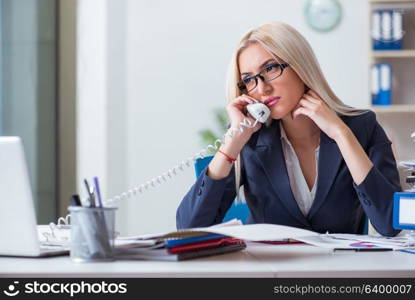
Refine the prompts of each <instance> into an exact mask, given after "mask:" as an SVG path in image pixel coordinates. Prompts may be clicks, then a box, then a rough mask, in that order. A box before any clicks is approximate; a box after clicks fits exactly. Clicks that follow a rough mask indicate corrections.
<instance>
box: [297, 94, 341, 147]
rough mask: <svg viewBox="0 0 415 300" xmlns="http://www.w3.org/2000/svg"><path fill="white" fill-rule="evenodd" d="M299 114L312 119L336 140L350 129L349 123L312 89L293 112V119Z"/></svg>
mask: <svg viewBox="0 0 415 300" xmlns="http://www.w3.org/2000/svg"><path fill="white" fill-rule="evenodd" d="M299 115H305V116H307V117H309V118H310V119H312V120H313V121H314V123H316V125H317V126H318V127H319V128H320V129H321V130H322V131H323V132H324V133H325V134H326V135H327V136H328V137H330V138H331V139H334V140H336V139H337V138H338V137H340V136H341V135H342V133H344V132H345V131H347V130H348V127H347V125H346V124H345V123H344V122H343V121H342V119H340V118H339V116H338V115H337V114H336V112H335V111H334V110H332V109H331V108H330V107H329V106H328V105H327V104H326V103H325V102H324V101H323V100H322V99H321V98H320V97H319V96H318V95H317V94H316V93H315V92H314V91H312V90H309V91H308V92H307V93H305V94H304V95H303V97H302V98H301V99H300V101H299V103H298V106H297V108H296V109H295V110H294V111H293V113H292V116H293V119H295V118H297V117H298V116H299Z"/></svg>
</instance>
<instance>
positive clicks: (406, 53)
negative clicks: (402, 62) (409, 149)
mask: <svg viewBox="0 0 415 300" xmlns="http://www.w3.org/2000/svg"><path fill="white" fill-rule="evenodd" d="M371 54H372V57H373V58H406V57H408V58H411V57H412V58H415V49H411V50H378V51H372V53H371Z"/></svg>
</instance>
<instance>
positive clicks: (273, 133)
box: [253, 121, 309, 226]
mask: <svg viewBox="0 0 415 300" xmlns="http://www.w3.org/2000/svg"><path fill="white" fill-rule="evenodd" d="M254 147H255V150H254V152H255V154H254V155H253V157H256V158H257V159H258V162H259V163H260V165H261V166H262V168H263V170H264V172H265V174H266V176H267V177H268V180H269V184H270V185H271V186H272V188H273V190H274V191H275V193H276V195H277V196H278V198H279V199H280V200H281V202H282V203H283V204H284V205H285V206H286V207H287V209H288V211H289V212H290V214H291V215H292V216H293V217H294V218H296V219H297V220H298V221H299V222H301V223H302V224H304V225H305V226H309V223H308V221H307V219H306V218H305V216H304V215H303V213H302V212H301V210H300V208H299V207H298V204H297V201H296V200H295V199H294V196H293V193H292V191H291V186H290V181H289V177H288V172H287V167H286V164H285V158H284V153H283V151H282V145H281V133H280V127H279V121H274V122H273V123H272V125H271V126H269V127H266V128H262V129H261V130H260V131H259V136H258V139H257V142H256V145H254Z"/></svg>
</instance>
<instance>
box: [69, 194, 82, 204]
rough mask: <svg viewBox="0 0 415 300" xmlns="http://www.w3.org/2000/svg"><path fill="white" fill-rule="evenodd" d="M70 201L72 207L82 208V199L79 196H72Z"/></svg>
mask: <svg viewBox="0 0 415 300" xmlns="http://www.w3.org/2000/svg"><path fill="white" fill-rule="evenodd" d="M70 201H71V205H72V206H82V204H81V199H80V198H79V196H78V195H72V196H71V198H70Z"/></svg>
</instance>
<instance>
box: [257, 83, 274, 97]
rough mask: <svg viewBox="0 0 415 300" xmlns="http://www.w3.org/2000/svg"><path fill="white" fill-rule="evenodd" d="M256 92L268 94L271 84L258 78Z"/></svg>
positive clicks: (270, 90)
mask: <svg viewBox="0 0 415 300" xmlns="http://www.w3.org/2000/svg"><path fill="white" fill-rule="evenodd" d="M256 92H257V93H258V94H259V95H265V96H268V95H269V94H271V92H272V86H271V85H270V84H269V83H268V82H264V81H263V80H261V79H259V80H258V85H257V87H256Z"/></svg>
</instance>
